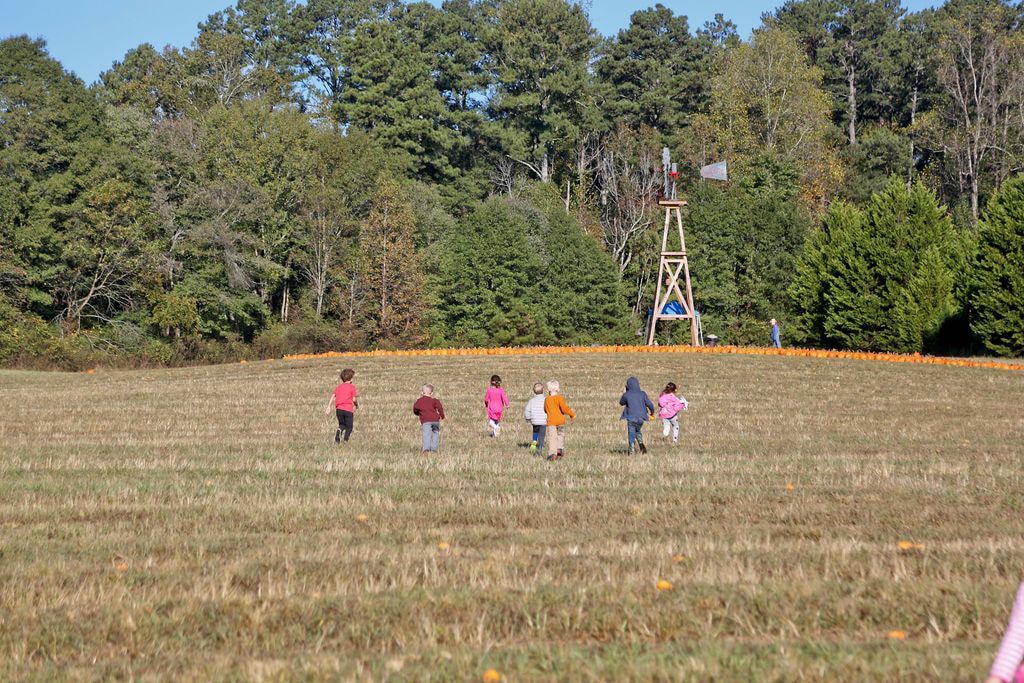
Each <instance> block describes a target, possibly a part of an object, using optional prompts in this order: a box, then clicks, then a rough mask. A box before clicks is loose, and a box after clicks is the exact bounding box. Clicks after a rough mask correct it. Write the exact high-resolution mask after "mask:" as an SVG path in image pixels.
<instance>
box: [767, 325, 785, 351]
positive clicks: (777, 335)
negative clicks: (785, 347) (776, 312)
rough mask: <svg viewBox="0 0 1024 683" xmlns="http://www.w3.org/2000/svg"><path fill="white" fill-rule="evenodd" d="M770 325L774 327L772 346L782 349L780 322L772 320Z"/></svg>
mask: <svg viewBox="0 0 1024 683" xmlns="http://www.w3.org/2000/svg"><path fill="white" fill-rule="evenodd" d="M768 324H769V325H771V326H772V346H774V347H775V348H777V349H781V348H782V333H781V332H779V321H778V320H776V319H775V318H772V319H771V320H769V321H768Z"/></svg>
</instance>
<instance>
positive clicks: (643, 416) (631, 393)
mask: <svg viewBox="0 0 1024 683" xmlns="http://www.w3.org/2000/svg"><path fill="white" fill-rule="evenodd" d="M619 405H620V406H625V407H624V408H623V409H622V419H623V420H625V421H626V441H627V443H628V445H629V454H630V455H633V445H634V443H635V444H636V445H638V446H640V452H641V453H647V446H645V445H644V437H643V434H642V433H641V432H640V430H641V429H643V427H644V423H646V422H647V420H648V419H650V418H653V417H654V404H653V403H651V399H650V398H649V397H648V396H647V392H645V391H643V390H642V389H640V380H638V379H637V378H636V377H630V378H629V379H627V380H626V393H624V394H622V398H620V399H619Z"/></svg>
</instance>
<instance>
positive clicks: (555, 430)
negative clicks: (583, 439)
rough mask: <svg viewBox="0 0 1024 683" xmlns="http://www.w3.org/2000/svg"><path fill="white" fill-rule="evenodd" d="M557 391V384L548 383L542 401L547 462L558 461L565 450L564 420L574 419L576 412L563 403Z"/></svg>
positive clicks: (554, 381)
mask: <svg viewBox="0 0 1024 683" xmlns="http://www.w3.org/2000/svg"><path fill="white" fill-rule="evenodd" d="M558 391H559V386H558V382H557V381H556V380H551V381H550V382H548V397H547V398H546V399H544V412H545V413H547V416H548V425H547V426H548V429H547V437H548V460H558V459H559V458H561V457H562V449H563V448H565V418H566V417H567V416H568V417H569V419H571V420H575V419H576V412H575V411H574V410H573V409H572V408H570V407H569V404H567V403H566V402H565V397H564V396H562V395H561V394H560V393H558Z"/></svg>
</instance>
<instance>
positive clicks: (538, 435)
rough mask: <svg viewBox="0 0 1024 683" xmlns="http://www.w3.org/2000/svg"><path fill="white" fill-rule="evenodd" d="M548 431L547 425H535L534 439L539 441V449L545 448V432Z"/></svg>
mask: <svg viewBox="0 0 1024 683" xmlns="http://www.w3.org/2000/svg"><path fill="white" fill-rule="evenodd" d="M547 431H548V426H547V425H533V441H536V442H537V450H538V451H539V450H540V449H542V448H544V434H546V433H547Z"/></svg>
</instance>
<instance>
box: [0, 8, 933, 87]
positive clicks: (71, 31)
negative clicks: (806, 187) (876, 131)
mask: <svg viewBox="0 0 1024 683" xmlns="http://www.w3.org/2000/svg"><path fill="white" fill-rule="evenodd" d="M781 2H782V0H778V2H773V1H772V0H757V1H752V0H718V2H715V3H710V2H694V1H693V0H687V1H680V0H662V4H663V5H665V6H667V7H671V8H672V9H673V10H674V11H675V12H676V13H677V14H685V15H686V16H688V17H689V19H690V27H691V29H696V28H698V27H700V26H701V25H702V24H703V23H704V22H705V21H707V20H708V19H710V18H712V17H713V16H714V14H715V13H716V12H721V13H722V14H724V15H725V16H726V17H727V18H729V19H732V20H733V21H734V22H736V24H737V26H739V29H740V34H741V35H742V36H744V37H746V36H747V34H749V32H750V30H751V29H753V28H754V27H755V26H757V25H758V24H759V23H760V17H761V13H762V12H765V11H770V10H771V9H773V8H774V7H775V6H776V5H777V4H781ZM231 4H233V0H173V1H171V2H168V1H167V0H156V1H151V0H91V1H90V0H0V38H2V37H6V36H9V35H18V34H22V33H27V34H28V35H30V36H32V37H42V38H45V39H46V42H47V44H48V45H49V49H50V54H51V55H53V56H54V57H55V58H57V59H58V60H60V61H61V63H63V64H64V66H65V67H66V68H67V69H69V70H71V71H74V72H75V73H76V74H78V75H79V76H80V77H81V78H82V79H83V80H85V81H86V82H87V83H91V82H93V81H94V80H96V78H97V76H99V74H100V72H101V71H104V70H105V69H107V68H109V67H110V65H111V64H112V63H113V62H114V61H116V60H119V59H120V58H121V57H122V56H123V55H124V53H125V52H127V51H128V50H129V49H131V48H133V47H135V46H136V45H139V44H140V43H152V44H153V45H154V46H156V48H157V49H160V48H162V47H163V46H165V45H175V46H182V45H187V44H188V43H189V42H191V40H192V38H194V37H195V34H196V24H198V23H199V22H200V21H202V20H204V19H205V18H206V17H207V16H209V15H210V14H211V13H213V12H216V11H217V10H220V9H223V8H224V7H227V6H229V5H231ZM435 4H438V3H437V2H436V1H435ZM654 4H655V2H654V1H648V0H642V1H638V0H592V2H591V3H590V18H591V21H592V22H593V23H594V26H595V27H596V28H597V29H598V31H600V32H601V33H602V34H604V35H613V34H615V33H616V32H617V31H618V30H619V29H620V28H623V27H624V26H626V25H627V24H628V23H629V15H630V14H632V13H633V12H635V11H636V10H638V9H644V8H645V7H650V6H652V5H654ZM904 4H905V5H906V6H907V7H909V8H910V9H912V10H916V9H920V8H922V7H925V6H929V5H932V4H934V3H932V2H931V1H930V0H905V2H904Z"/></svg>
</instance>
